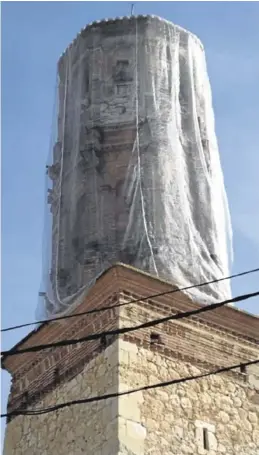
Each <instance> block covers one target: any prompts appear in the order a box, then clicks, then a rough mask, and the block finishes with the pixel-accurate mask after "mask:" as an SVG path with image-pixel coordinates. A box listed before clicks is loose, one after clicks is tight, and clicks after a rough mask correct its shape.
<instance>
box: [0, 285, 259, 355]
mask: <svg viewBox="0 0 259 455" xmlns="http://www.w3.org/2000/svg"><path fill="white" fill-rule="evenodd" d="M258 295H259V291H257V292H253V293H250V294H244V295H240V296H237V297H234V298H233V299H229V300H224V301H222V302H218V303H213V304H211V305H207V306H203V307H201V308H198V309H195V310H190V311H185V312H181V313H176V314H173V315H170V316H165V317H163V318H159V319H152V320H151V321H148V322H144V323H143V324H139V325H136V326H133V327H123V328H121V329H114V330H108V331H104V332H100V333H93V334H90V335H87V336H85V337H83V338H79V339H76V338H75V339H72V340H60V341H57V342H55V343H49V344H39V345H36V346H30V347H28V348H24V349H17V348H15V347H14V348H11V349H10V350H8V351H2V352H1V355H2V356H12V355H18V354H24V353H26V352H37V351H41V350H43V349H49V348H56V347H61V346H67V345H73V344H77V343H82V342H85V341H93V340H96V339H98V338H103V337H106V336H112V335H120V334H124V333H128V332H133V331H136V330H140V329H144V328H149V327H154V326H156V325H158V324H162V323H163V322H167V321H172V320H178V319H183V318H187V317H190V316H195V315H197V314H201V313H205V312H207V311H213V310H215V309H217V308H220V307H222V306H224V305H226V304H228V303H235V302H240V301H242V300H247V299H250V298H252V297H256V296H258Z"/></svg>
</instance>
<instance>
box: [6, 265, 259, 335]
mask: <svg viewBox="0 0 259 455" xmlns="http://www.w3.org/2000/svg"><path fill="white" fill-rule="evenodd" d="M255 272H259V268H256V269H251V270H247V271H245V272H240V273H236V274H235V275H230V276H227V277H223V278H218V279H215V280H212V281H207V282H204V283H199V284H194V285H191V286H186V287H183V288H177V289H172V290H170V291H165V292H159V293H157V294H151V295H148V296H147V297H141V298H139V299H133V300H130V301H129V302H122V303H116V304H115V305H111V306H103V307H100V308H94V309H92V310H88V311H83V312H81V313H77V314H68V315H66V316H58V317H56V318H51V319H42V320H39V321H34V322H28V323H26V324H20V325H15V326H11V327H6V328H4V329H1V332H8V331H11V330H16V329H21V328H23V327H29V326H32V325H35V324H49V323H51V322H54V321H60V320H64V319H70V318H75V317H78V316H85V315H87V314H95V313H101V312H103V311H107V310H111V309H113V308H120V307H123V306H126V305H130V304H132V303H137V302H140V301H141V302H143V301H145V300H148V299H152V298H155V297H162V296H163V295H167V294H174V293H176V292H182V291H188V290H189V289H193V288H196V287H197V288H198V287H202V286H207V285H209V284H213V283H218V282H220V281H225V280H230V279H233V278H237V277H240V276H244V275H248V274H250V273H255Z"/></svg>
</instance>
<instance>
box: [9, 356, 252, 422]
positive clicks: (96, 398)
mask: <svg viewBox="0 0 259 455" xmlns="http://www.w3.org/2000/svg"><path fill="white" fill-rule="evenodd" d="M256 363H259V359H256V360H250V361H247V362H243V363H239V364H237V365H231V366H228V367H222V368H219V369H218V370H214V371H209V372H207V373H203V374H198V375H195V376H187V377H185V378H180V379H173V380H170V381H165V382H159V383H156V384H151V385H146V386H143V387H138V388H136V389H131V390H126V391H124V392H118V393H109V394H106V395H101V396H94V397H91V398H83V399H80V400H73V401H67V402H65V403H61V404H58V405H55V406H52V407H49V408H43V409H35V410H30V411H26V410H22V409H21V410H19V409H18V410H16V411H11V412H9V413H6V414H1V417H14V416H18V415H43V414H47V413H49V412H53V411H57V410H58V409H62V408H65V407H69V406H74V405H76V404H83V403H93V402H97V401H102V400H107V399H110V398H117V397H121V396H124V395H131V394H133V393H137V392H143V391H145V390H151V389H157V388H160V387H167V386H169V385H175V384H181V383H183V382H189V381H194V380H198V379H203V378H206V377H208V376H212V375H216V374H220V373H225V372H227V371H231V370H234V369H236V368H244V367H247V366H250V365H255V364H256Z"/></svg>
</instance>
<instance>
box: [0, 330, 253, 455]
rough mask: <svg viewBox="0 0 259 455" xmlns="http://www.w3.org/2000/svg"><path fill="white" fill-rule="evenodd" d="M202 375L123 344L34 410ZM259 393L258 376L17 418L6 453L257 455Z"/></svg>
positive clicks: (215, 379) (217, 379)
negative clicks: (256, 380)
mask: <svg viewBox="0 0 259 455" xmlns="http://www.w3.org/2000/svg"><path fill="white" fill-rule="evenodd" d="M203 372H204V370H203V369H200V368H197V367H196V366H194V365H193V364H191V363H190V362H183V361H180V360H175V359H172V358H170V357H167V356H165V355H161V354H160V353H158V352H152V351H151V350H148V349H145V348H143V347H139V346H137V345H136V344H134V343H130V342H127V341H124V340H122V339H120V340H118V341H115V342H114V343H113V344H112V345H111V346H109V347H108V348H106V350H105V351H104V352H103V353H101V354H99V355H98V356H97V357H96V358H95V359H93V360H92V361H91V362H90V363H89V364H88V365H87V366H86V367H85V368H84V370H83V372H82V373H80V374H78V375H77V376H76V377H75V378H73V379H72V380H70V381H69V382H67V383H64V384H63V385H61V386H59V387H57V388H56V390H54V391H52V392H51V393H49V394H48V395H46V396H44V397H43V399H42V400H41V401H40V402H38V403H37V405H36V406H37V407H38V408H39V407H48V406H53V405H55V404H59V403H62V402H65V401H71V400H76V399H82V398H86V397H90V396H95V395H102V394H105V393H110V392H115V393H116V392H123V391H125V390H129V389H133V388H138V387H141V386H144V385H150V384H155V383H158V382H163V381H168V380H171V379H176V378H180V377H185V376H190V375H197V374H200V373H203ZM258 391H259V386H258V384H256V382H255V381H254V380H253V376H252V375H249V374H247V376H241V375H240V374H237V373H228V374H221V375H217V376H216V375H215V376H211V377H208V378H206V379H201V380H194V381H191V382H187V383H182V384H178V385H172V386H167V387H163V388H157V389H153V390H147V391H144V392H141V391H140V392H137V393H134V394H131V395H126V396H123V397H120V398H119V399H117V398H113V399H110V400H104V401H100V402H99V403H91V404H87V403H86V404H79V405H74V406H71V407H67V408H64V409H62V410H59V411H55V412H52V413H49V414H45V415H42V416H26V417H16V418H14V419H13V420H12V421H11V422H10V423H9V424H8V427H7V432H6V439H5V449H4V455H22V454H26V455H53V454H54V453H55V454H56V455H64V454H66V455H79V454H82V453H84V454H85V455H184V454H192V455H216V454H225V455H258V454H259V427H258V420H259V393H258Z"/></svg>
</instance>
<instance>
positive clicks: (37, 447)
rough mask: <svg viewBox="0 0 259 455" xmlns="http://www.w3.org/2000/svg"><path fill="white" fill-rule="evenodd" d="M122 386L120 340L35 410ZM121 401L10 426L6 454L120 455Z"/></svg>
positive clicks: (74, 408)
mask: <svg viewBox="0 0 259 455" xmlns="http://www.w3.org/2000/svg"><path fill="white" fill-rule="evenodd" d="M117 390H118V347H117V342H115V343H114V344H113V345H111V346H109V347H108V348H107V349H106V350H105V351H104V352H103V353H101V354H99V355H98V356H97V357H96V358H95V359H93V360H92V361H91V362H90V363H89V364H88V365H87V366H86V367H85V368H84V370H83V371H82V372H81V373H80V374H78V375H77V376H76V377H74V378H73V379H72V380H70V381H69V382H66V383H64V384H62V385H61V386H59V387H57V388H56V389H55V390H54V391H52V392H50V393H49V394H48V395H45V396H44V397H43V399H42V400H41V401H39V402H38V403H37V405H36V406H34V407H33V408H32V409H35V408H36V407H37V408H45V407H48V406H54V405H55V404H60V403H63V402H65V401H71V400H78V399H81V398H86V397H90V396H96V395H102V394H104V393H110V392H116V391H117ZM117 414H118V402H117V399H116V398H115V399H111V400H104V401H100V402H99V403H90V404H79V405H75V406H70V407H67V408H64V409H61V410H59V411H55V412H51V413H48V414H45V415H42V416H26V417H21V416H19V417H16V418H14V419H13V420H12V421H11V422H9V424H8V425H7V430H6V436H5V446H4V455H25V454H26V455H54V454H55V455H79V454H80V455H82V454H89V455H90V454H93V455H103V454H104V453H105V455H114V454H115V453H116V454H117V453H118V438H117V417H116V416H117Z"/></svg>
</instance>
